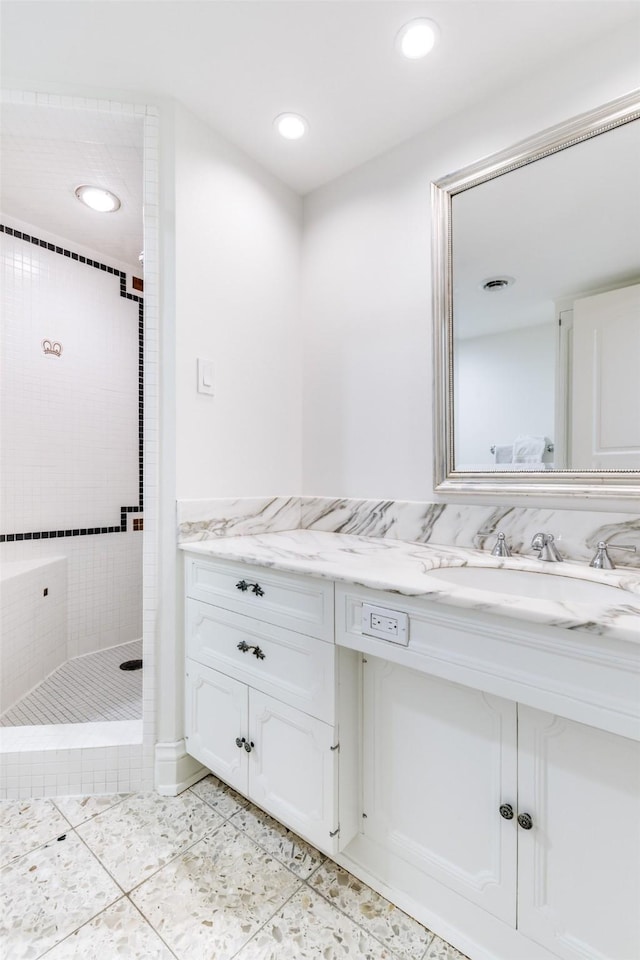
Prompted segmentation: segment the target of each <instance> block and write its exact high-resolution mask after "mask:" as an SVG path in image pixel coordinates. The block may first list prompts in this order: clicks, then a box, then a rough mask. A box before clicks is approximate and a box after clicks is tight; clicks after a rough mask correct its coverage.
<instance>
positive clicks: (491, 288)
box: [480, 277, 516, 293]
mask: <svg viewBox="0 0 640 960" xmlns="http://www.w3.org/2000/svg"><path fill="white" fill-rule="evenodd" d="M515 282H516V281H515V280H514V279H513V277H489V279H488V280H483V281H482V283H481V284H480V286H481V287H482V289H483V290H486V291H487V293H495V292H496V291H497V290H506V289H507V287H510V286H511V285H512V284H514V283H515Z"/></svg>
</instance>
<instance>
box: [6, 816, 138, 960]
mask: <svg viewBox="0 0 640 960" xmlns="http://www.w3.org/2000/svg"><path fill="white" fill-rule="evenodd" d="M0 885H1V887H2V901H3V909H2V912H1V913H0V956H1V957H7V958H9V957H10V958H11V960H35V958H36V957H40V956H42V954H43V953H44V952H45V951H46V950H48V949H49V948H50V947H53V946H54V945H55V944H56V943H59V942H60V941H61V940H63V939H64V938H65V937H66V936H68V935H69V934H70V933H72V932H73V931H74V930H76V929H77V928H78V927H79V926H81V924H83V923H86V922H87V921H88V920H91V919H92V918H93V917H95V916H96V915H97V914H98V913H100V912H101V911H102V910H104V909H105V907H107V906H109V904H111V903H113V902H114V901H115V900H117V899H119V897H121V896H122V891H121V890H120V889H119V888H118V886H117V885H116V884H115V883H114V881H113V880H112V879H111V877H110V876H109V875H108V874H107V872H106V871H105V870H104V869H103V868H102V867H101V866H100V864H99V863H98V862H97V860H96V859H95V857H94V856H93V855H92V854H91V853H90V851H89V850H87V848H86V847H85V845H84V844H83V843H82V841H81V840H80V839H79V838H78V837H77V836H76V835H75V833H74V832H73V831H71V832H70V833H68V834H67V835H66V838H65V839H64V840H60V841H58V840H53V841H52V842H51V843H48V844H47V845H46V846H44V847H38V849H37V850H33V851H32V852H31V853H28V854H26V856H24V857H21V858H20V859H19V860H15V861H14V862H13V863H11V864H9V865H8V866H6V867H4V868H3V869H2V871H1V872H0Z"/></svg>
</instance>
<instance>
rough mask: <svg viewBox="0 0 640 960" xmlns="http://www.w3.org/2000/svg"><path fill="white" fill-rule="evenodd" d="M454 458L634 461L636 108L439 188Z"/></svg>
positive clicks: (639, 311) (504, 466)
mask: <svg viewBox="0 0 640 960" xmlns="http://www.w3.org/2000/svg"><path fill="white" fill-rule="evenodd" d="M450 229H451V256H452V261H451V262H452V291H453V302H452V331H451V340H450V346H451V349H452V351H453V357H452V359H451V358H450V370H451V371H452V376H453V385H452V392H453V396H452V399H453V405H452V420H453V423H452V424H450V425H449V429H451V428H453V469H454V470H455V471H456V472H457V471H462V472H465V471H469V472H478V471H482V472H487V471H491V472H500V473H502V472H511V473H515V472H519V471H525V472H529V471H544V472H545V473H548V472H554V471H558V470H573V471H602V470H616V471H620V470H634V471H637V470H640V120H633V121H631V122H627V123H625V124H623V125H622V126H618V127H615V128H614V129H611V130H607V131H606V132H604V133H601V134H599V135H597V136H594V137H591V138H590V139H587V140H583V141H582V142H579V143H576V144H574V145H572V146H570V147H567V148H565V149H562V150H560V151H559V152H555V153H552V154H550V155H548V156H545V157H543V158H542V159H537V160H535V162H532V163H528V164H527V165H526V166H520V167H518V168H516V169H512V170H510V171H508V172H506V173H504V174H502V175H500V176H497V177H495V178H494V179H490V180H486V181H484V182H482V183H479V184H477V185H475V186H471V187H470V188H469V189H464V190H463V191H462V192H459V193H456V194H455V195H453V196H452V198H451V228H450Z"/></svg>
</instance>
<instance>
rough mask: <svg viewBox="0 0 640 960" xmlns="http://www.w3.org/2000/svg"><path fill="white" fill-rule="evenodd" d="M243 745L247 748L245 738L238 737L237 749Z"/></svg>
mask: <svg viewBox="0 0 640 960" xmlns="http://www.w3.org/2000/svg"><path fill="white" fill-rule="evenodd" d="M243 745H245V746H246V741H245V739H244V737H236V747H242V746H243Z"/></svg>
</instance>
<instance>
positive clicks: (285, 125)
mask: <svg viewBox="0 0 640 960" xmlns="http://www.w3.org/2000/svg"><path fill="white" fill-rule="evenodd" d="M273 123H274V125H275V128H276V130H277V131H278V133H279V134H280V136H281V137H284V138H285V140H299V139H300V137H304V135H305V133H306V132H307V130H308V129H309V124H308V123H307V121H306V120H305V118H304V117H301V116H300V114H298V113H281V114H280V116H278V117H276V118H275V120H274V121H273Z"/></svg>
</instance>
